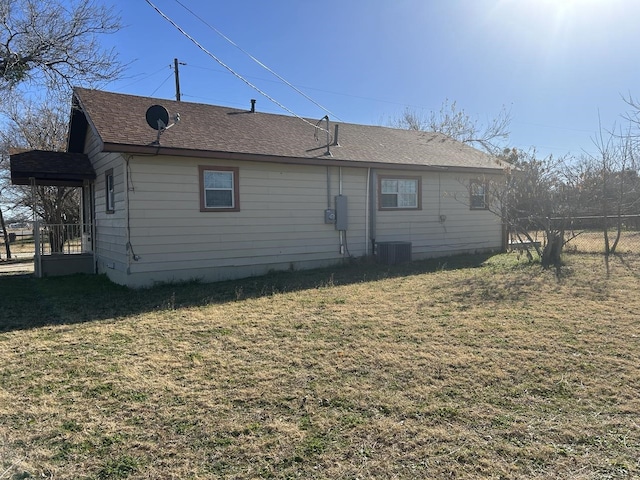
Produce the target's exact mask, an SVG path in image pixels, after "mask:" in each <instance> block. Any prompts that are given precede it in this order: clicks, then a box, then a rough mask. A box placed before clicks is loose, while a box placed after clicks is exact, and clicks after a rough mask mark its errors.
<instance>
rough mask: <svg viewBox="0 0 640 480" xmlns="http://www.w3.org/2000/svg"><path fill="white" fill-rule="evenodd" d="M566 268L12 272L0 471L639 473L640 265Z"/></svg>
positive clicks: (592, 261) (2, 325)
mask: <svg viewBox="0 0 640 480" xmlns="http://www.w3.org/2000/svg"><path fill="white" fill-rule="evenodd" d="M444 262H447V264H445V263H444ZM566 262H567V264H566V266H565V267H564V268H563V270H562V273H561V276H560V278H556V277H555V276H554V273H553V272H545V271H541V270H540V268H539V266H537V265H528V264H523V263H519V262H518V261H517V260H516V257H515V255H498V256H495V257H459V258H452V259H446V260H439V261H435V262H415V263H414V264H411V265H407V266H399V267H394V268H388V267H380V266H367V265H364V266H357V267H353V268H351V269H337V270H322V271H315V272H293V273H288V274H278V275H272V276H269V277H263V278H260V279H252V280H245V281H238V282H225V283H220V284H210V285H205V284H187V285H163V286H159V287H156V288H153V289H148V290H137V291H132V290H127V289H125V288H122V287H118V286H115V285H112V284H110V283H109V282H108V281H106V280H105V279H104V278H103V277H98V276H95V277H82V276H81V277H71V278H59V279H43V280H36V279H33V278H29V277H20V276H6V277H0V292H2V293H1V294H2V306H1V312H0V315H2V320H0V359H1V361H2V368H1V369H0V478H1V479H5V478H7V479H22V478H27V477H28V476H32V477H34V478H51V479H53V478H55V479H71V478H73V479H89V478H91V479H112V478H116V479H118V478H136V479H138V478H143V479H144V478H148V479H158V478H167V479H169V478H175V479H205V478H238V479H240V478H247V479H254V478H305V479H308V478H325V479H342V478H349V479H355V478H406V479H414V478H496V479H499V478H505V479H507V478H508V479H517V478H540V479H542V478H545V479H547V478H565V479H612V478H637V477H638V476H640V318H639V314H638V312H640V295H638V291H639V290H640V257H638V256H626V257H620V258H618V257H616V258H614V259H612V260H611V261H610V263H609V266H608V269H607V267H606V266H605V263H604V260H603V258H602V257H601V256H584V255H568V256H567V257H566ZM454 267H458V268H454Z"/></svg>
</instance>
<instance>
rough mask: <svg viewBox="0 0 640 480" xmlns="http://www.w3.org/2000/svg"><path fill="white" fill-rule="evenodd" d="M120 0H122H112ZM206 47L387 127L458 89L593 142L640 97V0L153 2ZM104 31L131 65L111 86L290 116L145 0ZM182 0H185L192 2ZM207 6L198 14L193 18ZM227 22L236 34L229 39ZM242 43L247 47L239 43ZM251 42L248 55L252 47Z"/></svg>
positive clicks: (271, 90)
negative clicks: (116, 27)
mask: <svg viewBox="0 0 640 480" xmlns="http://www.w3.org/2000/svg"><path fill="white" fill-rule="evenodd" d="M105 1H107V2H109V0H105ZM150 1H152V2H153V3H154V4H155V5H156V6H157V7H158V8H159V9H160V10H162V11H163V12H164V13H165V14H166V15H167V16H169V17H170V18H172V19H173V20H174V21H175V22H176V23H177V24H179V25H180V26H181V27H182V28H183V29H184V30H185V31H186V32H187V33H188V34H190V35H191V36H192V37H193V38H194V39H196V40H197V41H198V42H199V43H200V44H201V45H202V46H203V47H204V48H206V49H207V50H208V51H209V52H210V53H211V54H213V55H215V56H216V57H218V59H219V60H220V61H222V62H224V63H225V64H227V65H228V66H229V67H230V68H231V69H233V70H234V71H235V72H237V73H238V74H239V75H241V76H242V77H244V78H245V79H246V80H247V81H248V82H251V83H253V84H254V85H256V86H257V87H258V88H259V89H260V90H262V91H264V92H265V93H267V94H268V95H269V96H271V97H272V98H274V99H276V100H277V101H278V102H279V103H281V104H282V105H284V106H285V107H286V108H287V109H289V110H291V111H292V112H295V114H296V115H300V116H304V117H310V118H318V119H319V118H321V117H322V116H324V115H325V113H326V112H325V111H324V110H322V109H321V108H319V107H318V106H316V105H315V104H314V103H313V102H311V101H310V100H308V99H307V98H305V97H304V96H303V95H301V94H300V93H298V92H296V91H295V90H294V89H293V88H291V87H289V86H287V85H286V84H284V83H283V82H282V81H280V80H279V79H278V78H277V77H275V76H273V75H272V74H271V73H270V72H269V71H267V70H265V69H264V68H262V67H260V66H259V65H258V64H257V63H255V62H254V61H253V60H252V59H251V58H250V57H249V56H248V55H247V54H246V53H244V52H247V53H249V54H250V55H252V56H253V57H255V58H257V59H258V60H260V61H261V62H262V63H264V64H265V65H267V66H268V67H269V68H270V69H271V70H273V71H275V72H276V73H277V74H278V75H280V76H281V77H283V78H284V79H286V80H287V81H288V82H289V83H291V84H293V85H295V87H296V88H298V89H299V90H301V91H302V92H304V94H306V95H307V96H309V97H311V98H312V99H313V100H314V102H316V103H318V104H320V105H322V106H323V107H325V108H326V109H327V110H329V111H330V112H331V114H329V116H330V117H331V118H332V119H334V120H339V121H344V122H351V123H364V124H378V125H388V124H389V122H390V120H391V119H393V118H397V117H399V116H400V114H401V113H402V112H403V110H404V109H405V108H406V107H409V108H410V109H412V110H414V111H416V112H418V113H425V114H426V113H428V112H429V111H430V110H439V108H440V106H441V104H442V102H443V101H444V100H446V99H448V100H449V101H450V102H453V101H455V102H457V104H458V106H459V107H461V108H463V109H464V110H465V111H466V113H468V114H470V115H471V116H472V118H477V119H479V120H480V121H483V120H484V119H486V118H492V117H494V116H496V115H497V114H498V113H499V112H500V110H501V109H502V107H503V106H504V107H505V108H506V109H507V110H509V111H510V112H511V116H512V122H511V127H510V131H511V136H510V144H511V146H515V147H518V148H525V149H526V148H529V147H531V146H534V147H536V148H537V150H538V152H539V153H540V154H542V155H547V154H553V155H554V156H561V155H564V154H567V153H573V154H579V153H581V152H582V151H583V150H587V151H592V150H593V143H592V140H591V139H592V138H593V137H594V135H595V133H596V132H597V130H598V125H599V121H598V118H599V117H600V119H601V123H602V125H603V127H605V128H610V127H612V126H613V125H614V124H616V125H618V126H620V125H621V124H622V123H623V121H622V118H621V114H623V113H624V112H625V111H627V110H628V109H629V107H628V106H627V105H626V104H625V102H624V101H623V100H622V96H628V95H629V94H631V95H632V96H634V97H639V98H640V61H639V60H640V51H639V50H638V47H639V46H640V28H638V21H639V20H638V19H640V1H638V0H385V1H382V0H323V1H311V0H225V1H222V0H179V1H178V0H150ZM111 3H112V4H113V5H114V8H115V9H116V10H117V11H119V12H120V15H121V17H122V21H123V24H124V28H123V29H122V31H121V32H119V33H118V34H115V35H112V36H110V37H107V38H105V39H103V42H104V44H105V45H109V46H114V47H115V48H116V49H117V50H118V51H119V53H120V57H121V59H122V60H123V61H124V62H127V63H130V65H129V67H128V70H127V72H126V78H123V79H121V80H118V81H116V82H114V83H112V84H110V85H107V86H106V87H105V89H107V90H111V91H116V92H122V93H131V94H136V95H145V96H154V97H158V98H167V99H173V98H175V83H174V76H173V70H172V69H171V68H170V66H172V64H173V59H174V58H178V59H179V60H180V62H182V63H185V64H186V65H180V68H179V71H180V86H181V92H182V100H183V101H189V102H202V103H211V104H216V105H226V106H231V107H237V108H249V106H250V99H251V98H256V99H257V109H258V110H260V111H264V112H271V113H282V114H289V113H288V112H287V111H285V110H283V109H282V108H280V107H279V106H277V105H276V104H274V103H272V102H271V101H270V100H268V99H267V98H265V97H264V96H262V95H261V94H260V93H259V92H257V91H255V90H253V89H252V88H251V87H249V86H248V85H247V84H246V83H245V82H244V81H243V80H241V79H239V78H237V77H236V76H234V75H233V74H231V73H230V72H229V71H228V70H226V69H225V68H224V67H223V66H221V65H220V64H219V63H217V62H216V61H215V60H214V59H213V58H211V57H210V56H209V55H207V54H206V53H204V52H203V51H202V50H201V49H199V48H198V47H197V46H196V45H195V44H194V43H192V42H191V41H190V40H189V39H187V38H186V37H185V36H184V35H183V34H182V33H180V32H179V31H178V30H177V29H176V28H175V27H173V26H172V25H171V24H170V23H169V22H167V21H166V20H165V19H163V18H162V17H161V16H160V15H159V14H158V13H157V12H156V11H155V10H154V9H153V8H152V7H151V6H150V5H149V4H148V3H147V2H146V1H145V0H112V1H111ZM181 3H182V4H183V5H184V6H186V7H187V8H188V9H189V10H191V12H192V13H191V12H189V11H188V10H187V9H186V8H185V7H184V6H182V5H181ZM194 14H195V15H194ZM214 29H217V30H218V31H220V32H221V33H222V34H224V35H225V36H227V37H228V38H229V39H231V40H232V41H233V42H235V44H236V45H237V46H234V45H232V44H230V43H229V42H228V41H227V40H225V39H224V38H223V37H221V36H220V35H219V34H218V33H216V31H215V30H214ZM238 47H239V48H238ZM243 51H244V52H243Z"/></svg>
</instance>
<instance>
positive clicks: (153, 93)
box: [149, 72, 173, 97]
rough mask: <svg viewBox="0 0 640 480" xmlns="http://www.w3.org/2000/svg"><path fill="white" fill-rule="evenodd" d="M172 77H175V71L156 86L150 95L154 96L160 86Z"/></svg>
mask: <svg viewBox="0 0 640 480" xmlns="http://www.w3.org/2000/svg"><path fill="white" fill-rule="evenodd" d="M171 77H173V72H171V73H170V74H169V76H168V77H167V78H165V79H164V80H163V81H162V83H161V84H160V85H158V88H156V89H155V90H154V91H153V92H151V95H149V96H150V97H153V96H154V95H155V93H156V92H157V91H158V90H160V87H162V86H163V85H164V84H165V83H167V80H169V79H170V78H171Z"/></svg>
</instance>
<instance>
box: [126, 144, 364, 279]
mask: <svg viewBox="0 0 640 480" xmlns="http://www.w3.org/2000/svg"><path fill="white" fill-rule="evenodd" d="M199 165H206V166H209V167H212V168H215V167H216V166H234V167H238V168H239V171H238V172H239V191H240V211H238V212H201V211H200V206H199V205H200V204H199V201H200V197H199V195H200V191H199V184H198V181H199V176H198V166H199ZM330 173H331V176H330V184H331V191H330V192H329V199H330V203H331V208H334V196H335V195H337V194H338V192H339V185H340V182H339V180H340V178H339V169H338V168H337V167H331V168H330ZM129 183H130V192H129V212H130V215H131V218H130V225H131V239H130V241H131V245H132V247H133V249H134V251H135V253H136V255H139V257H140V259H139V261H137V262H131V264H130V272H131V276H132V277H136V276H137V277H138V278H131V279H130V280H129V281H128V283H130V284H132V283H133V284H136V283H140V284H146V283H149V282H153V281H170V280H180V279H189V278H204V279H214V280H216V279H223V278H232V277H239V276H245V275H247V274H249V275H252V274H257V273H265V272H267V271H268V270H271V269H282V268H308V267H311V266H320V265H328V264H331V263H336V262H339V261H341V260H342V259H344V258H346V256H347V251H346V250H345V253H344V254H341V253H340V241H339V240H340V238H339V232H338V231H337V230H335V227H334V225H333V224H325V223H324V210H325V209H326V208H327V170H326V168H325V167H319V166H305V165H278V164H266V163H264V164H263V163H255V162H229V161H212V160H207V161H203V160H201V159H189V158H171V157H134V158H133V159H132V160H131V161H130V179H129ZM342 188H343V194H344V195H346V196H347V197H348V210H349V212H348V216H349V225H348V231H347V234H346V235H347V244H348V248H349V251H348V253H350V254H351V255H353V256H361V255H363V254H364V249H365V239H366V237H365V231H364V229H365V223H366V220H365V192H366V170H363V169H348V168H343V169H342Z"/></svg>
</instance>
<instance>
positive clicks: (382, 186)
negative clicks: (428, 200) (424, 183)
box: [378, 176, 422, 210]
mask: <svg viewBox="0 0 640 480" xmlns="http://www.w3.org/2000/svg"><path fill="white" fill-rule="evenodd" d="M420 180H421V179H420V177H386V176H380V177H378V196H379V201H378V208H379V209H380V210H402V209H416V210H419V209H420V208H422V205H421V197H420V187H421V181H420Z"/></svg>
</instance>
